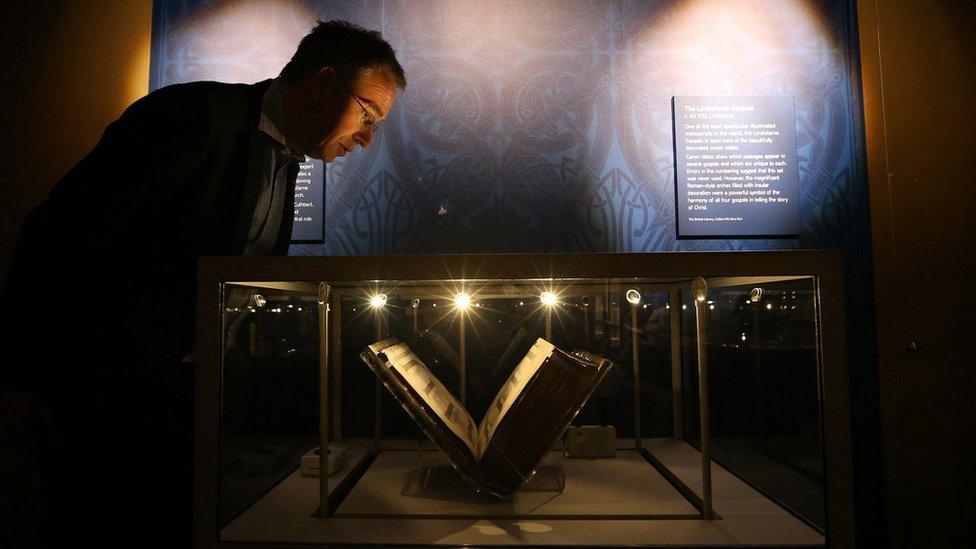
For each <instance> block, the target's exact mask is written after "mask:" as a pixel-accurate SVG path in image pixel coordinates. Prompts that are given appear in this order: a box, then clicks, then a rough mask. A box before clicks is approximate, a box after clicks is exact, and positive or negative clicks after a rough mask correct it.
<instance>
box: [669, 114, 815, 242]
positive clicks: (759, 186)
mask: <svg viewBox="0 0 976 549" xmlns="http://www.w3.org/2000/svg"><path fill="white" fill-rule="evenodd" d="M673 116H674V164H675V202H676V207H677V226H678V237H679V238H750V237H790V236H797V235H798V234H799V232H800V216H799V202H798V200H799V198H798V197H799V177H798V174H797V167H796V122H795V118H794V114H793V98H792V97H788V96H787V97H783V96H774V97H674V99H673Z"/></svg>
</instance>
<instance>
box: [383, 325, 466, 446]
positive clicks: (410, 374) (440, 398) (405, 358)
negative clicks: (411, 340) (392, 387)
mask: <svg viewBox="0 0 976 549" xmlns="http://www.w3.org/2000/svg"><path fill="white" fill-rule="evenodd" d="M383 353H384V354H385V355H386V358H387V360H388V361H389V363H390V365H391V366H392V367H393V368H394V369H395V370H396V371H397V372H398V373H399V374H400V375H401V376H403V379H405V380H407V383H409V384H410V386H411V387H412V388H413V390H414V391H416V392H417V394H418V395H420V398H422V399H424V402H426V403H427V406H428V407H430V409H431V410H433V412H434V413H435V414H437V415H438V416H440V418H441V419H443V420H444V423H445V424H447V426H448V427H449V428H450V429H451V431H453V432H454V434H455V435H457V436H458V438H460V439H461V440H462V441H464V443H465V444H467V445H468V449H470V450H471V455H473V456H474V457H475V458H476V459H477V457H478V456H480V455H481V454H480V452H481V446H480V444H479V441H478V432H477V429H476V428H475V425H474V420H473V419H471V416H470V415H469V414H468V411H467V410H465V409H464V406H461V403H460V402H458V400H457V399H456V398H455V397H454V395H453V394H451V392H450V391H448V390H447V387H444V384H443V383H441V381H440V380H439V379H437V378H436V377H435V376H434V374H432V373H431V372H430V370H428V369H427V366H425V365H424V363H423V362H421V361H420V359H419V358H417V355H415V354H414V352H413V351H411V350H410V347H408V346H407V345H406V344H404V343H398V344H396V345H393V346H392V347H388V348H386V349H384V350H383Z"/></svg>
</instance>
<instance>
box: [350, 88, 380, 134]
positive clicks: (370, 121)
mask: <svg viewBox="0 0 976 549" xmlns="http://www.w3.org/2000/svg"><path fill="white" fill-rule="evenodd" d="M349 95H350V96H352V98H353V99H355V100H356V104H357V105H359V108H360V109H363V118H362V120H361V121H360V122H361V123H362V125H363V127H364V128H368V129H371V130H373V131H376V118H375V117H374V116H373V113H371V112H369V109H367V108H366V105H363V102H362V101H360V100H359V98H358V97H356V95H355V94H354V93H352V90H349Z"/></svg>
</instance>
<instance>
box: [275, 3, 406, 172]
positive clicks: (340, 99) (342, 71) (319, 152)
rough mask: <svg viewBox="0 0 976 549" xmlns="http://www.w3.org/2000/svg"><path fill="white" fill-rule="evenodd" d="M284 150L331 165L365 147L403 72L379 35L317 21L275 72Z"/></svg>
mask: <svg viewBox="0 0 976 549" xmlns="http://www.w3.org/2000/svg"><path fill="white" fill-rule="evenodd" d="M281 79H282V80H283V81H284V86H283V91H282V93H283V95H284V102H285V121H284V126H285V127H284V128H282V133H283V134H284V135H285V139H286V141H287V142H288V146H289V147H291V148H292V149H294V150H295V151H296V152H299V153H302V154H306V155H308V156H311V157H312V158H319V159H321V160H324V161H325V162H331V161H332V160H334V159H335V158H336V157H337V156H343V155H345V154H346V153H347V152H349V151H351V150H352V149H353V148H354V147H355V146H356V145H359V146H360V147H363V148H365V147H369V145H370V143H371V142H372V138H373V132H374V131H375V125H376V124H377V123H379V122H381V121H382V120H383V119H384V118H386V117H387V115H388V114H389V113H390V109H392V108H393V103H394V102H395V101H396V93H397V89H403V88H405V87H406V86H407V81H406V77H405V76H404V74H403V67H401V66H400V63H399V62H397V59H396V55H395V54H394V52H393V48H391V47H390V45H389V44H388V43H387V42H386V41H384V40H383V38H382V37H381V36H380V33H378V32H376V31H368V30H365V29H363V28H360V27H357V26H355V25H352V24H350V23H346V22H345V21H327V22H323V21H319V22H318V24H317V25H316V26H315V28H314V29H312V32H311V33H309V34H308V35H307V36H305V38H303V39H302V41H301V43H300V44H299V45H298V50H296V51H295V55H294V56H292V58H291V61H289V62H288V64H287V65H285V68H284V69H282V70H281Z"/></svg>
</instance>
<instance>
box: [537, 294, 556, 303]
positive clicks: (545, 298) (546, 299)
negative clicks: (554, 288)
mask: <svg viewBox="0 0 976 549" xmlns="http://www.w3.org/2000/svg"><path fill="white" fill-rule="evenodd" d="M539 300H540V301H542V304H543V305H555V304H556V294H554V293H552V292H542V294H541V295H540V296H539Z"/></svg>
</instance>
